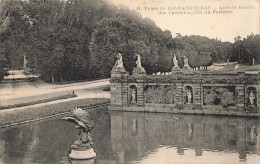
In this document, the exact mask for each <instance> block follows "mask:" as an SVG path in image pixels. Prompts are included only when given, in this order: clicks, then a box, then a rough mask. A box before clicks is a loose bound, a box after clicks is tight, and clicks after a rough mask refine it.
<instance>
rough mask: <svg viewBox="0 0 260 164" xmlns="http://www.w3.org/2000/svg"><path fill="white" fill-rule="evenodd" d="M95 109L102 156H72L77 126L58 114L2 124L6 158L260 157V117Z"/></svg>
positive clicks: (0, 150)
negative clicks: (20, 122)
mask: <svg viewBox="0 0 260 164" xmlns="http://www.w3.org/2000/svg"><path fill="white" fill-rule="evenodd" d="M92 112H93V120H94V124H95V128H94V129H93V131H92V136H93V139H94V145H93V149H94V150H95V152H96V158H94V159H90V160H72V159H70V158H69V154H70V151H71V149H70V146H71V144H72V143H73V142H74V140H75V138H76V137H77V134H76V129H75V128H74V125H73V124H71V123H69V122H66V121H63V120H61V119H60V117H56V118H52V119H47V120H44V121H38V122H31V123H28V124H22V125H19V126H13V127H8V128H1V129H0V163H1V164H7V163H13V164H21V163H36V164H37V163H72V164H76V163H89V164H90V163H91V164H92V163H145V164H146V163H147V164H150V163H163V164H164V163H187V162H188V163H196V164H201V163H202V164H204V163H205V164H206V163H216V164H219V163H248V164H249V163H250V164H254V163H258V162H259V159H260V120H259V118H257V117H250V118H245V117H228V116H202V115H181V114H169V113H143V112H119V111H110V112H108V111H107V107H104V108H103V109H97V110H93V111H92ZM61 117H63V116H61ZM214 159H217V160H214Z"/></svg>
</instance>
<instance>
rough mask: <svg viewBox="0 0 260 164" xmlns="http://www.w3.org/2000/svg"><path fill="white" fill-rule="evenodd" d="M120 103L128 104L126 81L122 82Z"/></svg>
mask: <svg viewBox="0 0 260 164" xmlns="http://www.w3.org/2000/svg"><path fill="white" fill-rule="evenodd" d="M122 105H123V107H126V106H128V85H127V83H122Z"/></svg>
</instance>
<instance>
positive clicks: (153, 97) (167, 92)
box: [146, 86, 175, 104]
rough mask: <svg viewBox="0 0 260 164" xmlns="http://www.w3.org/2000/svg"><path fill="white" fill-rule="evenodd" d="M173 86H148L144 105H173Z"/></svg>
mask: <svg viewBox="0 0 260 164" xmlns="http://www.w3.org/2000/svg"><path fill="white" fill-rule="evenodd" d="M174 91H175V90H174V87H173V86H150V87H148V89H147V91H146V103H155V104H174Z"/></svg>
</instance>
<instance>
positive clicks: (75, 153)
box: [62, 108, 96, 159]
mask: <svg viewBox="0 0 260 164" xmlns="http://www.w3.org/2000/svg"><path fill="white" fill-rule="evenodd" d="M72 112H73V117H63V118H62V119H63V120H65V121H69V122H73V123H75V124H77V125H76V126H75V128H77V129H78V132H77V134H78V139H77V140H76V141H74V143H73V144H72V145H71V149H72V150H71V153H70V155H69V157H70V158H72V159H90V158H94V157H96V153H95V152H94V150H93V148H92V145H93V139H92V135H91V134H90V131H91V130H92V129H93V121H92V120H91V115H90V114H89V113H88V112H86V111H85V110H83V109H81V108H76V109H73V111H72Z"/></svg>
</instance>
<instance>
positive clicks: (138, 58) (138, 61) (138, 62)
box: [135, 54, 142, 67]
mask: <svg viewBox="0 0 260 164" xmlns="http://www.w3.org/2000/svg"><path fill="white" fill-rule="evenodd" d="M136 56H137V61H136V62H135V63H136V65H137V67H142V64H141V56H140V55H139V54H137V55H136Z"/></svg>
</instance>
